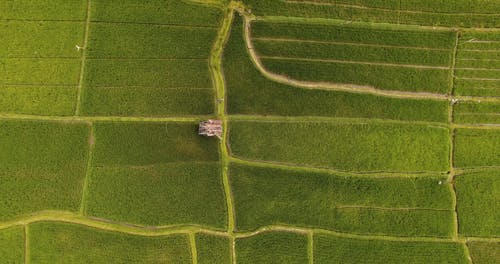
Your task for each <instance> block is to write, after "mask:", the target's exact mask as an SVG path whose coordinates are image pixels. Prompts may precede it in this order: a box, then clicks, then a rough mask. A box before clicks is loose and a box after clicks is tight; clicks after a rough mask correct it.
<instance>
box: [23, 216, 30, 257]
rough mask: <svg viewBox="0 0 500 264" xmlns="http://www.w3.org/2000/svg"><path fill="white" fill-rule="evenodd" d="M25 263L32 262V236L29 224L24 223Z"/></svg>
mask: <svg viewBox="0 0 500 264" xmlns="http://www.w3.org/2000/svg"><path fill="white" fill-rule="evenodd" d="M24 263H25V264H29V263H30V237H29V226H28V224H26V225H24Z"/></svg>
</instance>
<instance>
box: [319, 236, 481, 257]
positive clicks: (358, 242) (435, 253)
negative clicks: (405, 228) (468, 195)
mask: <svg viewBox="0 0 500 264" xmlns="http://www.w3.org/2000/svg"><path fill="white" fill-rule="evenodd" d="M313 245H314V263H317V264H326V263H345V264H349V263H353V264H386V263H394V264H399V263H415V264H417V263H457V264H458V263H463V264H466V263H469V261H468V260H467V256H466V252H465V248H464V246H463V245H461V244H459V243H452V242H409V241H386V240H367V239H355V238H344V237H336V236H330V235H323V234H318V235H314V242H313ZM474 263H475V262H474Z"/></svg>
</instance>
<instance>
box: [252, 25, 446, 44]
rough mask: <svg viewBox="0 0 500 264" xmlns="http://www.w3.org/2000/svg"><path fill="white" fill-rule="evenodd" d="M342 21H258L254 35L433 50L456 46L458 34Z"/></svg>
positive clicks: (253, 31)
mask: <svg viewBox="0 0 500 264" xmlns="http://www.w3.org/2000/svg"><path fill="white" fill-rule="evenodd" d="M342 22H343V21H338V22H337V23H329V24H320V23H314V24H313V23H283V22H266V21H256V22H253V23H252V37H255V38H284V39H298V40H315V41H331V42H349V43H364V44H374V45H392V46H402V47H423V48H433V49H452V48H453V47H454V45H455V33H454V32H453V31H451V30H436V31H431V30H427V29H417V28H414V27H405V26H395V25H380V24H368V23H350V24H346V23H342Z"/></svg>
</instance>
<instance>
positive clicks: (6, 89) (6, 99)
mask: <svg viewBox="0 0 500 264" xmlns="http://www.w3.org/2000/svg"><path fill="white" fill-rule="evenodd" d="M76 93H77V91H76V87H69V86H68V87H64V86H55V87H47V86H46V87H38V86H15V85H14V86H3V85H0V112H8V113H18V114H32V115H61V116H67V115H72V114H73V113H74V109H75V104H76V100H75V99H76Z"/></svg>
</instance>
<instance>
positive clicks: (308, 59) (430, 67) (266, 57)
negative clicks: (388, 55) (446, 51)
mask: <svg viewBox="0 0 500 264" xmlns="http://www.w3.org/2000/svg"><path fill="white" fill-rule="evenodd" d="M257 56H258V57H259V58H260V59H267V60H281V61H295V62H297V61H298V62H324V63H343V64H358V65H370V66H384V67H397V68H399V67H402V68H412V69H438V70H449V69H450V67H447V66H426V65H416V64H397V63H384V62H366V61H350V60H335V59H312V58H298V57H280V56H259V55H257Z"/></svg>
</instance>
